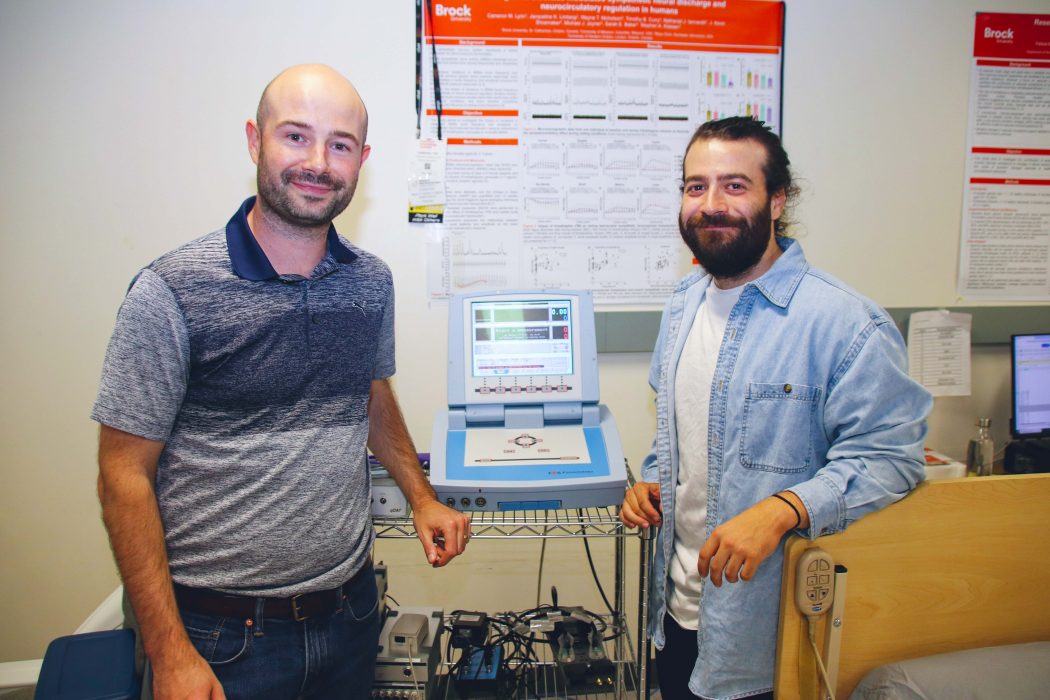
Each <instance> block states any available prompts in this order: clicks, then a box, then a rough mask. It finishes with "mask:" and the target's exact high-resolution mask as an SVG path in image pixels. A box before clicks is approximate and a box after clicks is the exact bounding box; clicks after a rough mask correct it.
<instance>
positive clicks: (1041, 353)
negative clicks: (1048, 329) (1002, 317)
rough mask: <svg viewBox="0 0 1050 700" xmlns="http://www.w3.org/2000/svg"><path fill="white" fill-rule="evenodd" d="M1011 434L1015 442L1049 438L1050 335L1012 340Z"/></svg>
mask: <svg viewBox="0 0 1050 700" xmlns="http://www.w3.org/2000/svg"><path fill="white" fill-rule="evenodd" d="M1011 350H1012V352H1011V357H1010V364H1011V368H1012V370H1013V372H1012V374H1013V383H1012V387H1011V389H1012V391H1011V398H1012V403H1011V406H1012V416H1011V419H1010V432H1011V434H1012V435H1013V437H1015V438H1018V439H1023V438H1031V437H1042V438H1046V437H1050V333H1032V334H1025V335H1014V336H1012V337H1011Z"/></svg>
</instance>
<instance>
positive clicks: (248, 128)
mask: <svg viewBox="0 0 1050 700" xmlns="http://www.w3.org/2000/svg"><path fill="white" fill-rule="evenodd" d="M244 133H245V135H246V136H247V137H248V154H249V155H251V157H252V162H253V163H255V164H256V165H258V164H259V148H260V146H262V133H261V132H260V131H259V125H258V124H256V123H255V121H254V120H252V119H249V120H248V122H247V123H246V124H245V125H244Z"/></svg>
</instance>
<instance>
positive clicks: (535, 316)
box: [449, 291, 598, 406]
mask: <svg viewBox="0 0 1050 700" xmlns="http://www.w3.org/2000/svg"><path fill="white" fill-rule="evenodd" d="M449 340H450V343H449V405H450V406H469V405H478V404H502V405H505V406H513V405H521V404H551V403H562V402H577V403H586V402H596V401H597V400H598V371H597V365H598V353H597V347H596V341H595V338H594V309H593V304H592V301H591V296H590V294H586V293H579V292H562V291H550V292H548V291H538V292H535V291H534V292H521V293H515V292H510V293H501V294H494V293H491V292H489V293H479V294H468V295H465V296H462V297H456V298H455V299H454V300H453V302H452V303H451V305H450V308H449Z"/></svg>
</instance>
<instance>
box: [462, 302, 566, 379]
mask: <svg viewBox="0 0 1050 700" xmlns="http://www.w3.org/2000/svg"><path fill="white" fill-rule="evenodd" d="M571 315H572V304H571V303H570V301H569V300H568V299H553V300H552V299H544V300H528V299H525V300H517V301H476V302H472V303H471V357H472V368H471V373H472V374H473V375H474V376H475V377H479V378H485V377H519V376H559V375H571V374H573V372H574V367H573V338H572V318H571Z"/></svg>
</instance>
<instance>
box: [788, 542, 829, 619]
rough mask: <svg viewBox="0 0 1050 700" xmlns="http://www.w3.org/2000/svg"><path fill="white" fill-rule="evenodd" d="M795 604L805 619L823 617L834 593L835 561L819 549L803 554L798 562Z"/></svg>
mask: <svg viewBox="0 0 1050 700" xmlns="http://www.w3.org/2000/svg"><path fill="white" fill-rule="evenodd" d="M797 576H798V577H797V579H796V581H795V602H796V603H798V608H799V610H801V611H802V614H803V615H806V616H807V617H816V616H818V615H823V614H824V613H826V612H827V611H828V608H830V607H831V600H832V598H834V592H835V560H833V559H832V558H831V555H830V554H828V553H827V552H825V551H824V550H823V549H821V548H820V547H813V548H811V549H807V550H806V551H805V552H803V554H802V556H801V557H800V558H799V560H798V574H797Z"/></svg>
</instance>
